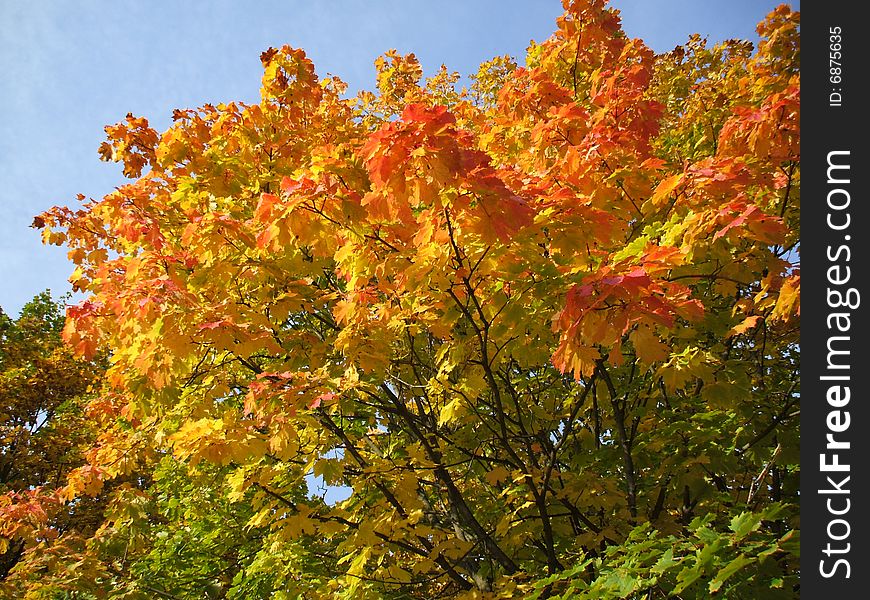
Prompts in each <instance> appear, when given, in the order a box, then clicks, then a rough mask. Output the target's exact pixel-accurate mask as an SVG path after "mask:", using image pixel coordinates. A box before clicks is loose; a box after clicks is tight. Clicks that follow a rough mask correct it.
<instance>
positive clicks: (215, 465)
mask: <svg viewBox="0 0 870 600" xmlns="http://www.w3.org/2000/svg"><path fill="white" fill-rule="evenodd" d="M565 10H566V12H565V14H564V15H563V16H562V17H561V18H560V19H559V20H558V21H557V30H556V32H555V33H554V34H553V35H552V36H551V37H550V38H549V39H547V40H546V41H544V42H542V43H540V44H534V43H533V44H532V45H531V47H530V48H529V51H528V56H527V58H526V66H525V67H518V66H517V65H516V64H515V63H514V62H513V61H512V60H511V59H510V58H508V57H501V58H496V59H494V60H493V61H491V62H489V63H485V64H484V65H482V66H481V69H480V70H479V71H478V73H477V74H476V75H474V76H472V78H471V79H472V84H471V86H470V88H469V89H467V90H466V89H461V90H458V89H457V85H456V83H457V81H458V75H457V74H453V73H450V72H448V71H447V70H446V69H443V68H442V69H441V71H439V72H438V73H436V74H435V75H434V76H433V77H431V78H429V79H426V80H425V81H423V80H422V68H421V66H420V64H419V63H418V61H417V60H416V58H415V57H414V55H406V56H402V55H399V54H398V53H396V52H395V51H390V52H388V53H387V54H386V55H384V56H383V57H382V58H380V59H379V60H378V61H377V63H376V66H377V70H378V75H377V92H376V93H370V92H363V93H361V94H359V95H358V96H356V97H354V98H345V97H344V96H343V94H344V92H345V89H346V87H345V86H344V84H343V83H342V82H341V81H340V80H338V79H337V78H334V77H330V78H325V79H323V78H319V77H318V76H317V75H316V73H315V71H314V67H313V65H312V63H311V62H310V61H309V60H308V58H307V57H306V56H305V54H304V52H303V51H301V50H298V49H292V48H289V47H284V48H281V49H278V50H276V49H270V50H268V51H266V52H264V53H263V55H262V56H261V59H262V62H263V66H264V74H263V86H262V99H261V101H260V103H259V104H254V105H247V104H243V103H238V102H232V103H228V104H221V105H217V106H212V105H206V106H204V107H202V108H201V109H198V110H177V111H176V112H175V113H174V115H173V118H174V124H173V125H172V126H171V127H170V128H169V129H168V130H167V131H166V132H164V133H162V134H159V133H158V132H156V131H154V130H153V129H151V128H150V127H149V125H148V122H147V120H145V119H144V118H140V117H133V116H132V115H128V116H127V118H126V120H124V121H122V122H121V123H118V124H116V125H113V126H110V127H107V128H106V131H107V134H108V141H107V142H105V143H104V144H103V145H102V146H101V148H100V153H101V156H102V157H103V158H104V159H105V160H113V161H119V162H121V163H122V164H123V168H124V173H125V175H127V176H128V177H129V178H130V179H131V183H129V184H127V185H124V186H122V187H120V188H118V189H117V190H116V191H114V192H112V193H110V194H108V195H107V196H106V197H105V198H103V199H102V200H89V201H86V202H85V203H84V205H83V207H82V208H80V209H77V210H73V209H70V208H65V207H58V208H55V209H52V210H51V211H48V212H47V213H45V214H43V215H41V216H39V217H37V219H36V222H35V226H37V227H40V228H43V236H44V239H45V240H46V241H47V242H48V243H52V244H65V245H66V246H67V247H68V248H69V254H70V258H71V259H72V260H73V261H74V262H75V263H76V264H77V267H76V270H75V272H74V273H73V275H72V278H71V281H72V284H73V286H74V288H75V289H78V290H82V291H84V292H86V293H87V294H88V298H87V299H86V300H85V301H84V302H82V303H80V304H79V305H77V306H75V307H71V308H70V309H69V310H68V314H67V321H66V325H65V328H64V338H65V339H66V340H67V342H68V343H70V344H71V345H72V346H73V347H74V348H75V349H76V350H77V351H78V352H79V353H81V354H82V355H84V356H85V357H89V356H93V355H94V353H96V352H98V351H101V350H103V349H105V351H107V352H109V353H110V355H111V366H110V367H109V369H108V372H107V374H106V381H107V385H106V387H105V389H104V391H103V392H102V395H101V396H100V398H99V399H98V400H96V401H95V402H94V403H92V405H91V408H90V410H91V413H92V414H94V415H96V416H95V418H96V419H97V420H96V422H97V424H98V428H99V430H100V432H99V437H98V440H97V442H96V445H95V447H94V449H93V450H92V451H91V452H90V454H89V459H90V462H89V464H88V465H86V466H85V467H83V468H82V469H80V470H78V471H75V472H73V473H72V474H71V476H70V479H69V483H68V485H67V488H66V492H67V497H68V498H70V499H72V498H78V497H80V496H81V495H82V494H88V493H92V492H94V491H96V490H99V489H100V486H102V485H105V484H106V482H109V481H112V480H113V478H117V477H129V476H130V474H131V473H133V472H139V473H150V474H153V477H151V478H150V480H149V482H147V483H146V484H144V485H140V486H138V487H136V488H135V489H134V488H133V487H126V488H123V489H122V490H121V491H120V492H118V493H116V494H115V495H114V498H115V500H114V504H113V506H114V507H115V508H114V511H115V512H114V513H113V514H110V515H109V516H108V517H107V521H106V525H105V527H104V528H103V529H102V530H101V532H102V533H101V534H100V535H102V536H103V537H102V538H101V539H102V540H103V542H101V543H99V544H97V543H94V544H92V545H91V555H90V556H91V558H90V559H89V560H92V561H93V564H95V565H102V567H100V568H101V569H102V571H101V573H102V575H101V576H100V577H93V578H91V579H90V580H89V581H90V583H89V585H91V584H93V582H97V584H96V585H97V587H99V585H102V586H103V587H102V588H99V589H102V590H103V592H104V593H106V594H110V595H111V593H113V590H119V589H123V593H124V594H128V595H132V596H133V597H135V595H136V594H140V596H142V597H153V594H157V595H159V596H161V597H167V598H194V597H202V596H203V594H209V595H211V596H214V597H229V598H252V597H276V598H296V597H299V598H337V597H346V598H439V597H453V598H499V597H501V598H512V597H521V596H532V597H554V596H558V595H563V594H564V596H563V597H571V598H617V597H656V596H659V595H661V596H664V595H667V594H674V595H676V596H677V597H682V598H707V597H710V595H713V594H718V595H721V596H724V597H735V598H736V597H760V595H761V594H764V597H766V598H774V597H794V596H795V595H796V593H797V573H798V561H797V545H796V537H797V536H796V533H797V531H796V530H797V511H796V508H795V504H796V502H797V499H798V498H797V486H798V478H799V466H798V443H797V439H798V437H797V436H798V431H797V418H796V415H797V414H798V401H799V383H798V353H799V347H798V340H799V335H798V334H799V325H798V316H799V310H800V309H799V306H800V305H799V294H798V290H799V285H800V274H799V262H798V259H797V257H798V252H799V205H798V196H799V189H800V170H799V158H800V155H799V139H800V136H799V110H800V109H799V106H800V105H799V79H798V62H799V46H798V28H799V16H798V14H797V13H794V12H791V11H790V10H789V9H788V8H787V7H784V6H782V7H780V8H778V9H776V10H775V11H774V12H772V13H771V14H770V15H769V16H768V17H767V19H766V20H765V21H764V22H763V23H762V24H761V25H759V33H760V35H761V36H762V38H763V39H762V41H761V43H760V44H759V46H758V48H757V50H754V49H753V48H752V45H751V44H750V43H748V42H740V41H733V40H732V41H728V42H725V43H723V44H719V45H716V46H714V47H708V45H707V44H706V43H705V41H704V40H703V39H701V38H700V37H697V36H696V37H693V38H691V39H690V40H689V42H688V43H687V44H686V45H685V46H681V47H678V48H676V49H675V50H673V51H672V52H669V53H665V54H662V55H655V54H654V53H653V52H652V51H651V50H650V49H648V48H647V47H646V46H645V45H644V44H643V43H642V42H641V41H640V40H632V39H629V38H627V37H626V36H625V34H624V33H623V32H622V30H621V29H620V23H619V17H618V15H617V13H616V12H615V11H613V10H612V9H609V8H607V7H606V6H605V3H604V2H603V1H602V0H576V1H575V0H570V1H567V0H566V2H565ZM312 478H319V479H320V480H321V481H322V482H324V483H325V484H327V485H328V486H334V487H338V488H342V489H345V490H347V491H349V493H350V496H349V497H348V498H347V499H346V500H343V501H332V500H328V498H329V497H328V496H326V497H318V496H317V495H316V494H314V493H312V492H313V490H312V489H309V487H310V484H311V483H312V481H313V480H312ZM121 539H123V540H126V541H125V542H124V543H118V542H117V540H121ZM106 540H116V541H115V542H109V541H106ZM98 580H99V581H98ZM90 589H97V588H90ZM118 593H119V594H120V592H118ZM149 594H151V596H149Z"/></svg>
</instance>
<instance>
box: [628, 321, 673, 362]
mask: <svg viewBox="0 0 870 600" xmlns="http://www.w3.org/2000/svg"><path fill="white" fill-rule="evenodd" d="M628 338H629V339H630V340H631V343H632V344H634V351H635V353H636V354H637V357H638V358H639V359H640V360H641V362H643V363H645V364H648V365H650V364H652V363H654V362H658V361H661V360H665V359H666V358H667V357H668V355H670V348H668V346H667V345H666V344H663V343H662V342H661V341H659V339H658V337H657V336H656V335H655V334H654V333H653V332H652V330H650V328H649V327H644V326H641V327H638V328H637V329H635V330H634V331H632V332H631V333H630V334H629V336H628Z"/></svg>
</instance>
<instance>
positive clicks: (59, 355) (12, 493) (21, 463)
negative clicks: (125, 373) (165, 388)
mask: <svg viewBox="0 0 870 600" xmlns="http://www.w3.org/2000/svg"><path fill="white" fill-rule="evenodd" d="M63 322H64V318H63V314H62V309H61V307H60V306H59V305H58V304H56V303H55V302H54V301H53V300H52V299H51V295H50V294H49V293H48V292H43V293H41V294H39V295H37V296H36V297H35V298H34V299H33V300H31V301H30V302H28V303H27V304H26V305H25V306H24V308H22V310H21V314H20V315H19V317H18V318H17V319H15V320H13V319H12V318H10V317H9V316H8V315H7V314H5V313H4V312H3V311H2V309H0V584H2V583H3V581H4V580H6V578H7V577H8V576H9V574H10V572H11V571H12V569H13V568H15V567H16V566H17V565H19V564H20V563H27V562H28V560H29V559H30V558H31V556H30V555H31V554H32V551H33V549H34V548H35V547H36V546H38V545H39V541H40V540H51V539H55V538H57V537H58V536H59V535H61V534H62V533H66V534H67V535H68V536H75V535H83V536H85V537H88V536H90V535H91V534H92V533H93V531H94V529H95V528H96V526H97V524H98V523H99V517H100V514H101V513H100V511H99V510H98V509H97V507H96V503H95V502H94V501H93V500H91V499H83V500H81V501H79V502H78V503H77V505H76V506H69V507H64V506H63V503H62V501H61V499H60V498H59V497H58V494H57V489H58V488H59V487H61V486H63V485H64V484H65V483H66V477H67V475H68V474H69V472H70V471H71V470H72V469H73V468H74V467H79V466H82V465H83V464H84V463H85V459H84V456H83V453H84V451H85V450H87V448H89V447H90V445H91V443H92V442H93V438H94V436H93V433H94V431H93V429H92V428H91V427H90V425H89V424H88V423H87V420H86V417H85V414H84V411H83V408H84V403H85V399H86V396H87V393H88V391H89V388H90V387H91V385H92V384H93V383H94V382H95V381H96V378H97V374H98V367H97V365H95V364H93V363H86V362H83V361H81V360H78V359H76V358H75V357H74V356H73V353H72V351H71V350H70V349H68V348H66V347H65V346H64V345H63V343H62V342H61V338H60V333H61V328H62V327H63ZM0 591H3V588H0Z"/></svg>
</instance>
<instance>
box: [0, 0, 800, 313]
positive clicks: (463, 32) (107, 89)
mask: <svg viewBox="0 0 870 600" xmlns="http://www.w3.org/2000/svg"><path fill="white" fill-rule="evenodd" d="M776 4H778V2H775V1H769V0H705V1H699V0H614V1H613V2H612V5H613V6H615V7H616V8H619V9H620V10H621V11H622V17H623V28H624V29H625V31H626V32H627V33H628V34H629V35H630V36H632V37H640V38H642V39H644V40H645V41H646V42H647V44H648V45H650V46H651V47H652V48H653V49H654V50H656V51H666V50H669V49H671V48H673V47H674V46H675V45H677V44H679V43H682V42H683V41H685V40H686V38H687V37H688V35H689V34H690V33H695V32H697V33H701V34H703V35H706V36H708V37H709V38H710V40H711V41H719V40H722V39H726V38H731V37H739V38H745V39H752V40H755V39H756V37H755V31H754V28H755V24H756V23H757V22H758V21H759V20H761V18H762V17H763V16H764V15H765V14H766V13H767V12H768V11H769V10H771V9H772V8H773V7H774V6H775V5H776ZM792 5H793V6H795V7H796V8H799V7H800V4H799V2H793V3H792ZM561 12H562V9H561V4H560V2H558V1H557V0H546V1H545V0H528V1H525V2H522V1H518V0H516V1H515V0H476V1H469V0H446V1H445V0H442V1H441V2H437V3H436V2H431V1H422V0H421V1H409V0H405V1H400V0H383V1H380V0H369V1H367V2H363V1H351V0H340V1H338V0H333V1H330V2H326V1H322V2H312V1H310V0H309V1H301V0H283V1H279V0H264V1H259V2H245V3H243V2H238V1H236V0H212V1H209V2H206V1H204V0H203V1H189V2H169V1H167V0H150V1H148V2H142V1H140V2H133V1H130V0H125V1H122V0H100V1H85V0H82V1H80V2H69V1H68V0H53V1H50V0H30V1H29V2H2V3H0V68H2V72H3V73H4V83H3V85H2V86H0V210H2V213H0V217H2V218H0V282H2V283H0V307H3V309H4V310H5V311H6V312H7V313H9V314H12V315H16V314H17V313H18V311H19V309H20V308H21V306H22V305H23V304H24V303H25V302H26V301H27V300H29V299H30V298H31V297H33V295H35V294H36V293H38V292H40V291H42V290H44V289H46V288H50V289H51V290H52V292H53V293H54V294H55V296H58V295H60V294H62V293H64V292H65V291H67V290H68V289H69V284H68V283H67V281H66V278H67V276H68V275H69V273H70V272H71V271H72V267H71V266H70V264H69V263H68V262H67V261H66V253H65V251H64V250H63V249H60V248H56V247H51V248H47V247H44V246H42V244H41V242H40V240H39V234H38V232H36V231H35V230H33V229H30V223H31V222H32V220H33V216H34V215H36V214H37V213H39V212H41V211H43V210H45V209H47V208H49V207H51V206H52V205H55V204H67V205H70V206H75V205H76V200H75V195H76V194H77V193H82V194H85V195H86V196H89V197H95V198H99V197H102V196H103V195H104V194H105V193H107V192H109V191H111V190H112V189H113V188H114V187H115V186H116V185H119V184H120V183H121V182H122V177H121V170H120V168H119V166H118V165H115V164H111V163H102V162H100V161H99V159H98V157H97V147H98V146H99V144H100V142H101V141H103V137H104V136H103V126H104V125H106V124H109V123H115V122H117V121H119V120H120V119H122V118H123V117H124V115H126V114H127V113H128V112H132V113H133V114H136V115H141V116H145V117H147V118H148V119H149V120H150V121H151V123H152V125H153V126H155V127H157V128H158V129H159V130H162V129H165V127H166V126H167V125H168V124H169V122H170V118H169V117H170V115H171V114H172V110H173V109H174V108H194V107H197V106H200V105H202V104H203V103H206V102H212V103H218V102H225V101H226V102H228V101H231V100H243V101H247V102H255V101H256V100H257V98H258V90H259V84H260V69H261V65H260V60H259V55H260V52H262V51H263V50H264V49H266V48H268V47H269V46H281V45H283V44H290V45H292V46H296V47H300V48H303V49H305V51H306V52H307V53H308V55H309V56H310V57H311V58H312V60H313V61H314V64H315V66H316V68H317V71H318V73H319V74H321V75H325V74H326V73H331V74H334V75H338V76H339V77H341V78H342V79H343V80H344V81H346V82H348V83H349V84H350V88H351V91H354V90H358V89H364V88H369V89H370V88H372V87H373V84H374V67H373V62H374V60H375V58H376V57H377V56H378V55H380V54H382V53H383V52H384V51H386V50H388V49H390V48H396V49H398V50H399V51H401V52H414V53H416V54H417V56H418V57H419V58H420V60H421V62H422V64H423V67H424V69H425V71H426V73H427V74H431V73H432V72H433V71H434V70H435V69H437V68H438V67H439V66H440V65H441V64H442V63H444V64H446V65H447V67H448V68H449V69H451V70H455V71H459V72H460V73H468V72H471V71H474V70H476V68H477V65H478V64H479V63H480V62H482V61H484V60H488V59H489V58H491V57H493V56H496V55H499V54H511V55H513V56H516V57H519V58H520V59H521V60H522V57H523V56H524V54H525V49H526V47H527V45H528V42H529V40H531V39H535V40H543V39H544V38H546V37H547V36H548V35H549V34H550V33H551V32H552V31H553V29H554V28H555V18H556V17H557V16H558V15H559V14H561Z"/></svg>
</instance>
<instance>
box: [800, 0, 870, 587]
mask: <svg viewBox="0 0 870 600" xmlns="http://www.w3.org/2000/svg"><path fill="white" fill-rule="evenodd" d="M863 5H864V3H860V2H808V3H806V4H805V5H804V6H802V7H801V9H802V11H801V13H802V14H801V104H802V108H801V110H802V112H801V176H802V178H803V180H804V181H803V185H802V192H801V229H802V232H801V239H802V242H801V252H800V257H801V279H802V286H801V288H802V293H801V305H802V309H801V596H802V597H803V598H809V599H815V598H868V597H870V592H868V591H867V589H868V584H870V551H868V548H870V538H868V534H870V532H868V528H867V519H868V517H867V515H868V510H870V500H868V492H867V490H868V483H870V468H868V464H867V463H868V460H870V429H868V428H870V411H868V387H870V386H868V381H867V379H868V376H870V369H868V366H870V350H868V348H867V342H868V338H867V310H868V306H866V304H867V303H870V291H868V284H867V282H868V278H870V252H868V250H870V244H868V238H870V217H868V215H867V211H866V210H865V204H866V202H867V201H868V198H867V191H866V190H867V185H866V180H867V178H868V177H870V165H868V163H867V151H866V146H867V144H868V140H867V133H866V126H865V124H866V122H867V106H868V97H867V92H866V91H865V89H864V88H865V86H864V85H863V84H864V81H863V80H864V79H865V77H866V76H867V56H868V51H867V49H868V44H870V31H868V29H867V25H866V23H864V22H863V19H860V18H859V16H858V8H859V7H861V6H863Z"/></svg>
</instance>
